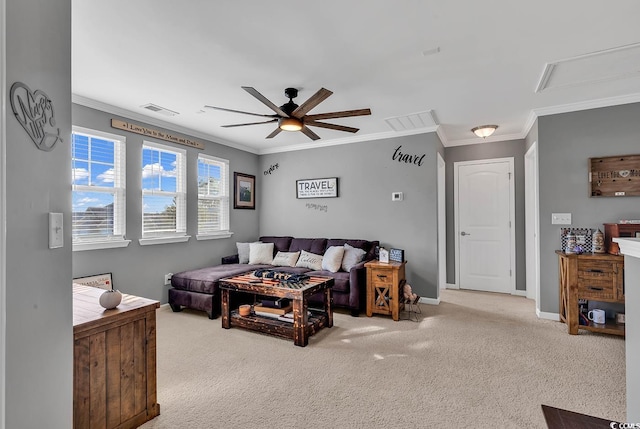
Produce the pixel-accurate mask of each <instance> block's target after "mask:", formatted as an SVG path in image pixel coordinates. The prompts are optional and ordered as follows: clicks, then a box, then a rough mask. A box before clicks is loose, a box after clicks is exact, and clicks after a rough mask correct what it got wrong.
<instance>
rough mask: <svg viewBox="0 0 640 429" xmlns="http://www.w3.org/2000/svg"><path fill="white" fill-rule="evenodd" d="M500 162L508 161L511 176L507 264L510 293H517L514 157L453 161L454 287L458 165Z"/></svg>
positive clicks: (457, 265)
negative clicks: (509, 268)
mask: <svg viewBox="0 0 640 429" xmlns="http://www.w3.org/2000/svg"><path fill="white" fill-rule="evenodd" d="M501 162H507V163H509V171H510V172H511V178H510V180H509V222H510V224H511V228H509V245H510V247H511V249H510V252H509V266H510V267H511V277H510V281H509V284H510V287H509V289H510V293H511V295H517V294H518V292H517V291H516V277H517V272H516V268H517V267H516V232H515V231H516V222H515V212H516V204H515V194H516V193H515V177H514V169H513V166H514V158H513V157H508V158H489V159H476V160H471V161H457V162H454V163H453V212H454V237H455V238H454V240H453V241H454V244H455V255H456V259H455V273H456V282H455V289H460V220H459V218H458V213H459V210H458V207H459V206H458V204H459V201H458V199H459V193H458V185H459V183H460V181H459V177H458V176H459V174H460V167H462V166H466V165H481V164H496V163H501Z"/></svg>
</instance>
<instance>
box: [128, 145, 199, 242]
mask: <svg viewBox="0 0 640 429" xmlns="http://www.w3.org/2000/svg"><path fill="white" fill-rule="evenodd" d="M145 149H152V150H157V151H160V152H167V153H172V154H175V155H176V192H167V191H161V190H157V189H156V190H153V189H151V190H147V189H144V188H143V187H142V174H141V177H140V188H141V190H142V192H141V195H140V202H141V204H144V196H145V195H158V196H166V197H175V199H176V231H175V232H166V231H163V232H145V230H144V208H143V209H142V210H141V211H142V213H141V216H142V219H141V220H142V238H140V239H139V240H138V242H139V243H140V245H141V246H147V245H153V244H167V243H182V242H186V241H188V240H189V238H191V237H190V236H188V235H187V186H186V170H187V151H186V150H184V149H180V148H176V147H174V146H169V145H164V144H160V143H156V142H151V141H146V140H145V141H143V143H142V148H141V154H142V153H143V152H144V150H145ZM141 159H142V157H141ZM142 168H143V166H142V165H141V166H140V172H141V173H142Z"/></svg>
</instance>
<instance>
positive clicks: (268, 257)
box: [249, 243, 273, 265]
mask: <svg viewBox="0 0 640 429" xmlns="http://www.w3.org/2000/svg"><path fill="white" fill-rule="evenodd" d="M271 262H273V243H250V244H249V264H251V265H257V264H271Z"/></svg>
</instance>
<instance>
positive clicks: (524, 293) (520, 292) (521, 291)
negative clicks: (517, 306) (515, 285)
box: [511, 289, 527, 297]
mask: <svg viewBox="0 0 640 429" xmlns="http://www.w3.org/2000/svg"><path fill="white" fill-rule="evenodd" d="M511 295H516V296H525V297H526V296H527V291H526V290H518V289H516V290H515V291H514V292H513V293H512V294H511Z"/></svg>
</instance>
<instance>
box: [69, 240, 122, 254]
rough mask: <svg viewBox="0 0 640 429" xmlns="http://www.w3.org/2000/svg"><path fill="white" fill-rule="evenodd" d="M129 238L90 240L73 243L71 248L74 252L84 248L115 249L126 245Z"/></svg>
mask: <svg viewBox="0 0 640 429" xmlns="http://www.w3.org/2000/svg"><path fill="white" fill-rule="evenodd" d="M129 243H131V240H111V241H91V242H87V243H73V244H72V245H71V248H72V250H73V251H74V252H82V251H85V250H99V249H116V248H119V247H127V246H128V245H129Z"/></svg>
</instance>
